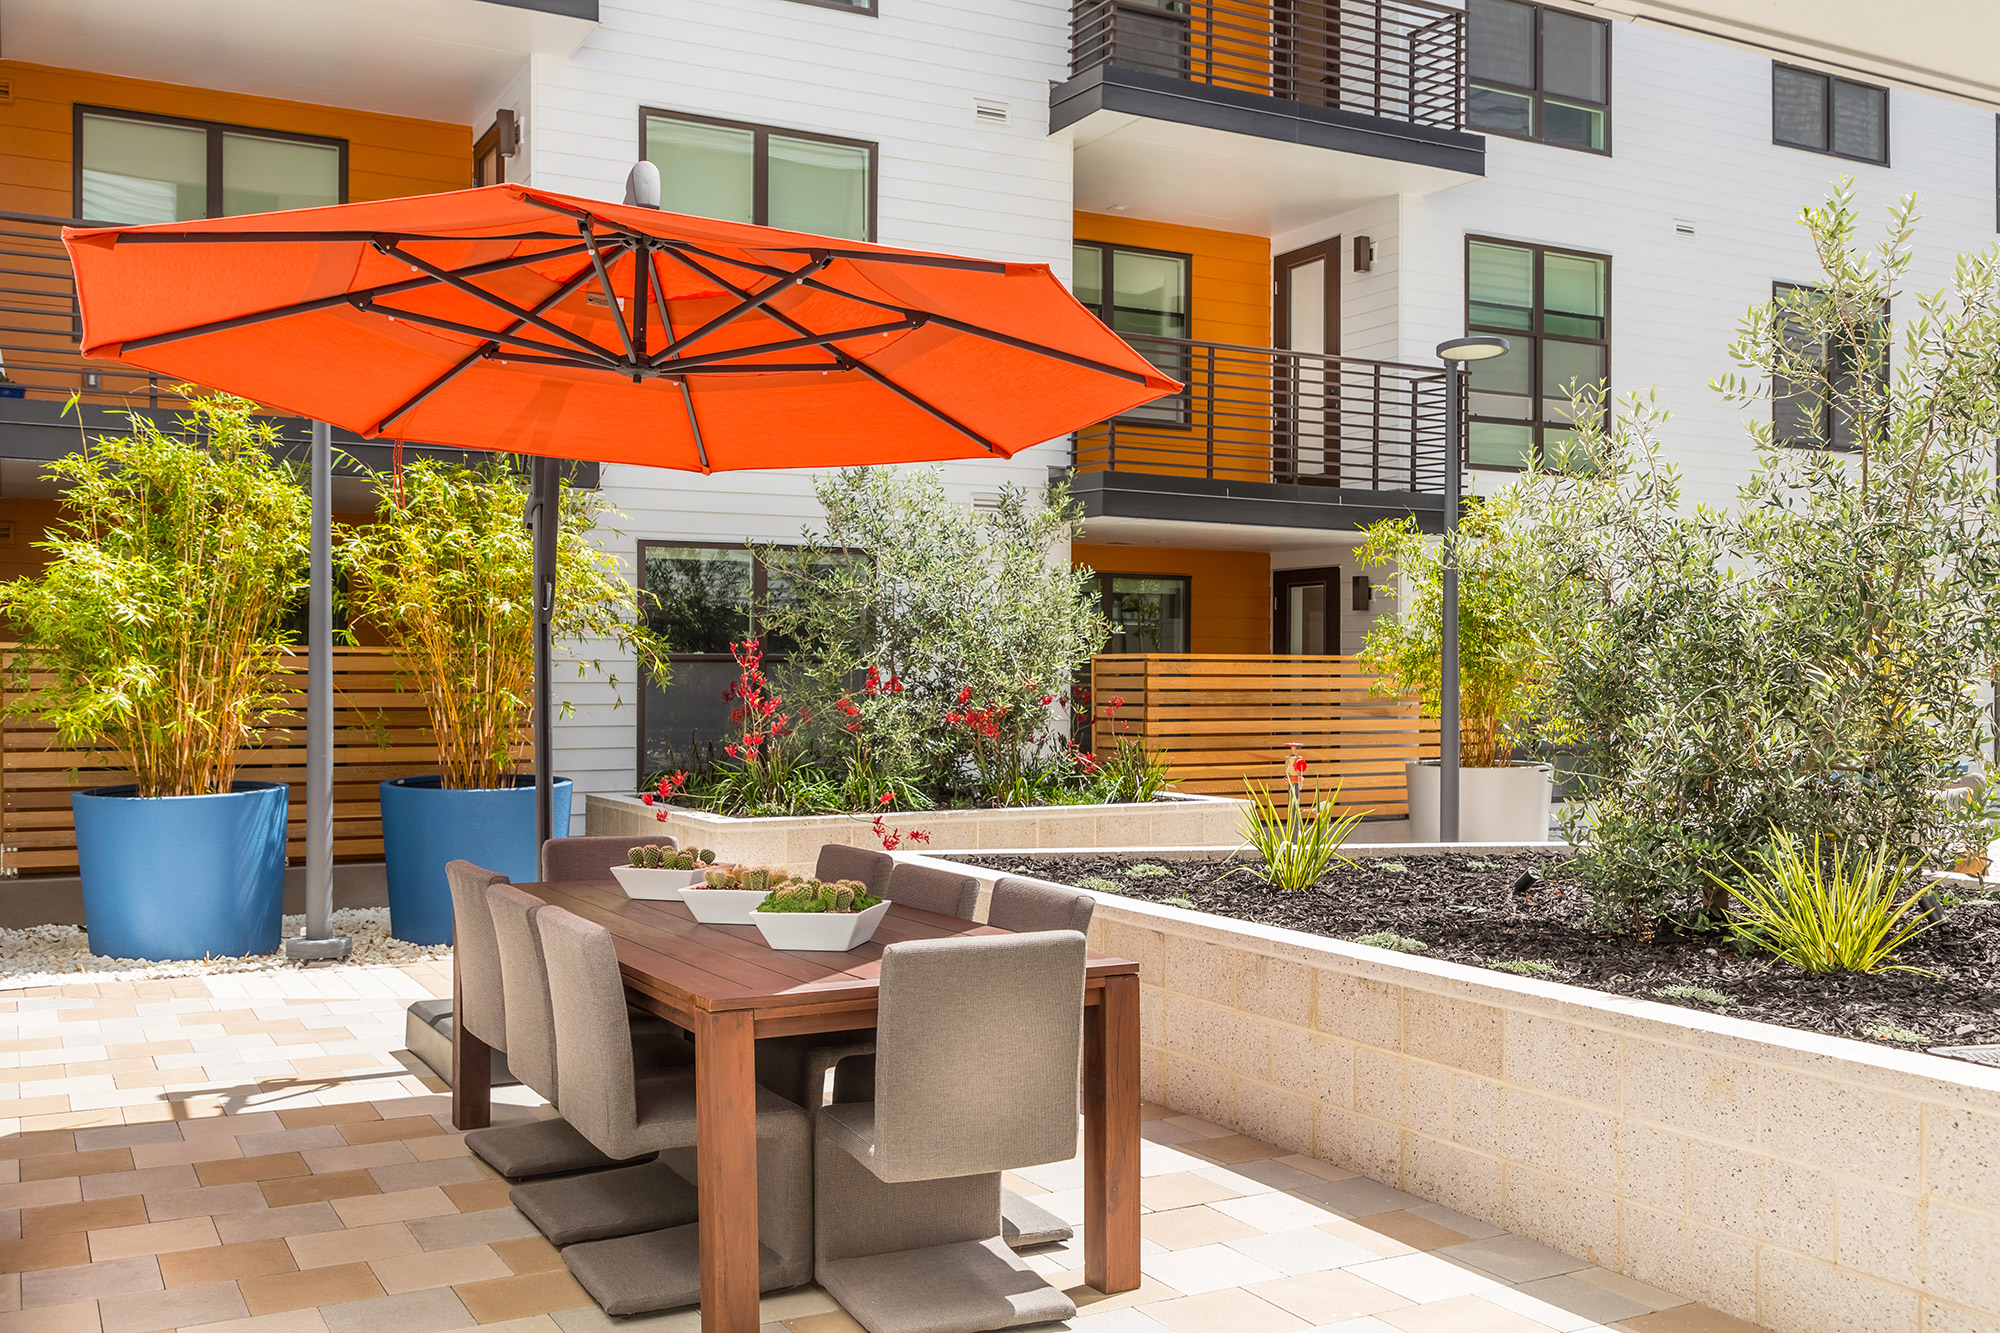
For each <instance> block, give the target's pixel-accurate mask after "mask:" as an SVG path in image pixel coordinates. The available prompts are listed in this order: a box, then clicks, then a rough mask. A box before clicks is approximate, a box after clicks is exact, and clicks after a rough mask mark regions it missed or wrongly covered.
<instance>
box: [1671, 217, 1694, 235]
mask: <svg viewBox="0 0 2000 1333" xmlns="http://www.w3.org/2000/svg"><path fill="white" fill-rule="evenodd" d="M1674 235H1676V236H1692V235H1694V223H1693V222H1691V221H1689V220H1688V219H1687V218H1675V219H1674Z"/></svg>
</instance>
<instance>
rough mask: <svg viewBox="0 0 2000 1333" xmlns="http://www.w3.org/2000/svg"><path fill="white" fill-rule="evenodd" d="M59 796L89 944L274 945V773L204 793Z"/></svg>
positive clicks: (278, 856)
mask: <svg viewBox="0 0 2000 1333" xmlns="http://www.w3.org/2000/svg"><path fill="white" fill-rule="evenodd" d="M138 790H139V789H138V788H137V787H99V788H96V789H95V790H93V791H80V792H77V793H75V794H74V795H72V796H71V797H70V809H71V810H72V811H74V812H75V815H76V856H77V862H78V865H79V868H80V869H81V872H82V878H83V916H84V926H85V929H87V930H88V931H89V932H90V951H91V952H92V953H94V954H99V955H102V956H105V957H110V958H154V959H164V958H205V957H218V958H220V957H234V956H240V955H243V954H260V953H276V952H277V950H278V928H279V917H280V915H281V914H282V913H283V911H284V907H285V809H286V805H287V802H288V798H289V792H288V791H287V790H286V788H285V785H284V784H283V783H281V782H238V783H236V784H234V785H233V786H231V787H230V789H229V790H228V791H226V792H217V793H215V794H214V795H211V796H138V795H135V794H134V793H136V792H137V791H138Z"/></svg>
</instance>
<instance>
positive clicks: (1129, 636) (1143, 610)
mask: <svg viewBox="0 0 2000 1333" xmlns="http://www.w3.org/2000/svg"><path fill="white" fill-rule="evenodd" d="M1193 586H1194V580H1193V579H1192V578H1190V577H1189V576H1187V575H1184V574H1099V575H1098V576H1097V592H1098V596H1099V597H1100V598H1102V600H1103V607H1104V615H1105V618H1106V619H1108V620H1109V621H1110V622H1111V637H1110V638H1109V639H1107V640H1106V641H1105V644H1104V647H1103V649H1102V650H1101V651H1103V652H1106V653H1184V652H1187V651H1188V638H1189V634H1190V622H1191V618H1190V616H1189V614H1188V608H1189V604H1190V601H1191V597H1192V589H1193Z"/></svg>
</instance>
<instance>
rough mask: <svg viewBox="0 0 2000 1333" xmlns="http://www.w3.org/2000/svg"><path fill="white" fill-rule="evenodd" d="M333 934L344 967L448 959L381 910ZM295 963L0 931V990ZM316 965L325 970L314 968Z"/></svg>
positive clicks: (345, 919) (66, 931)
mask: <svg viewBox="0 0 2000 1333" xmlns="http://www.w3.org/2000/svg"><path fill="white" fill-rule="evenodd" d="M305 921H306V919H305V918H304V917H303V916H288V917H286V918H285V924H284V928H283V930H282V932H281V933H282V935H283V937H285V938H290V937H291V936H293V935H296V934H298V933H299V931H300V930H301V929H302V928H303V927H304V926H305ZM333 933H334V934H336V935H352V936H353V937H354V952H353V954H352V955H351V956H350V957H349V958H348V960H347V961H348V962H349V963H351V964H356V965H363V964H369V963H415V962H421V961H422V960H424V959H426V958H449V957H451V946H450V945H446V944H410V943H408V942H406V941H404V940H398V939H392V938H391V937H390V935H389V909H388V908H386V907H362V908H347V909H344V910H341V911H338V912H335V913H334V914H333ZM297 966H299V964H297V963H294V962H292V961H290V960H289V959H287V958H286V957H285V956H284V954H282V953H275V954H246V955H244V956H243V957H241V958H202V959H196V960H192V961H187V962H150V961H148V960H146V959H144V958H103V957H100V956H98V955H97V954H94V953H92V952H91V951H90V937H89V936H88V935H87V934H86V933H85V932H84V929H83V927H81V926H28V927H25V928H23V929H21V930H0V990H16V989H19V988H21V987H24V986H54V985H60V984H62V983H63V982H66V981H78V980H81V979H84V978H86V977H87V978H89V979H90V980H92V981H151V980H155V979H157V978H161V977H202V976H213V975H215V974H217V973H223V972H276V971H281V970H283V969H285V968H291V967H297ZM318 966H325V964H319V965H318Z"/></svg>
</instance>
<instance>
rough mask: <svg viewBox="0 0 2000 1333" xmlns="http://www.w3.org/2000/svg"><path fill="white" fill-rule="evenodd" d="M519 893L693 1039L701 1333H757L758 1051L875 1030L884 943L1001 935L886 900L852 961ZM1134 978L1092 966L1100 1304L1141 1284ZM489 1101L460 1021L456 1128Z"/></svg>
mask: <svg viewBox="0 0 2000 1333" xmlns="http://www.w3.org/2000/svg"><path fill="white" fill-rule="evenodd" d="M518 887H519V888H521V889H523V890H525V891H526V892H528V893H531V894H534V895H535V896H536V897H538V898H540V899H542V900H543V901H544V902H548V903H553V904H554V905H556V906H558V907H562V908H566V909H567V910H569V911H571V912H574V913H576V914H577V915H578V916H580V917H583V918H585V919H586V920H589V921H595V922H597V923H598V924H599V925H602V926H604V927H605V928H606V929H608V930H609V931H610V932H611V934H612V936H613V938H614V940H615V942H616V945H617V950H618V965H619V968H620V969H621V971H622V972H623V973H624V978H625V990H626V995H627V997H628V999H629V1000H630V1001H631V1002H632V1003H633V1004H634V1005H636V1006H638V1007H639V1008H641V1009H645V1010H647V1011H649V1012H651V1013H655V1014H659V1015H660V1016H661V1017H663V1018H666V1019H668V1020H670V1021H672V1022H674V1023H678V1024H679V1025H680V1026H682V1027H684V1028H686V1029H687V1030H688V1031H689V1032H691V1033H693V1034H694V1040H695V1115H696V1123H697V1125H698V1127H699V1131H698V1137H697V1140H696V1143H695V1156H696V1177H697V1179H696V1181H695V1185H696V1189H697V1191H698V1195H699V1204H698V1208H699V1215H698V1218H697V1224H698V1227H699V1231H700V1237H701V1327H702V1330H703V1333H755V1330H756V1329H757V1327H758V1284H757V1134H756V1126H757V1117H756V1105H757V1083H756V1053H755V1043H756V1041H757V1039H758V1038H760V1037H790V1036H797V1035H800V1034H802V1033H813V1032H853V1031H856V1030H858V1029H868V1028H873V1027H874V1026H875V1015H876V1007H877V1003H878V1001H879V998H880V996H879V991H880V985H881V971H882V950H883V947H884V946H885V945H889V944H895V943H897V942H899V941H903V940H930V939H948V938H953V937H956V936H966V935H997V934H1005V933H1006V932H1004V931H1001V930H999V929H997V928H995V927H992V926H982V925H979V924H977V923H975V922H970V921H963V920H960V919H959V918H957V917H950V916H944V915H941V914H939V913H936V912H924V911H918V910H916V909H913V908H908V907H904V906H903V905H901V904H900V903H895V904H891V905H890V908H889V911H888V913H887V914H886V915H885V916H884V917H883V918H882V922H881V924H880V925H879V926H878V927H877V928H876V931H875V938H874V939H873V940H872V941H871V942H870V943H868V944H864V945H862V946H860V947H859V948H856V949H851V950H849V951H847V952H845V953H809V952H780V951H778V950H774V949H772V948H771V947H770V946H769V945H767V944H765V943H764V938H763V936H762V935H761V934H760V933H759V932H758V931H757V928H756V927H754V926H708V925H702V924H701V923H699V922H697V921H696V920H695V919H694V918H693V917H692V916H691V915H689V913H688V910H687V908H686V907H684V906H682V905H681V904H680V903H678V902H651V901H644V900H639V899H633V898H628V897H626V896H625V893H624V891H623V890H621V889H620V888H619V887H618V885H617V883H616V882H615V881H613V880H610V879H604V880H564V881H560V882H554V883H544V884H522V885H519V886H518ZM1138 971H1139V968H1138V964H1137V963H1134V962H1130V961H1127V960H1125V959H1122V958H1111V957H1107V956H1105V955H1103V954H1098V953H1091V954H1090V955H1089V959H1088V962H1087V963H1086V968H1085V980H1084V1005H1085V1008H1084V1025H1083V1087H1082V1093H1083V1095H1082V1104H1083V1176H1084V1222H1083V1244H1084V1281H1085V1283H1086V1284H1088V1285H1089V1286H1091V1287H1093V1288H1095V1289H1097V1290H1098V1291H1100V1292H1104V1293H1106V1294H1109V1293H1112V1292H1120V1291H1130V1290H1132V1289H1134V1288H1135V1287H1137V1286H1138V1285H1139V976H1138ZM454 990H456V986H454ZM491 1093H492V1071H491V1053H490V1049H489V1048H488V1047H487V1045H486V1043H484V1042H483V1041H481V1040H479V1039H478V1038H477V1037H473V1036H470V1035H468V1034H467V1033H466V1031H465V1028H464V1026H463V1025H462V1024H454V1037H453V1047H452V1089H451V1107H452V1123H453V1124H454V1125H455V1126H456V1127H457V1128H459V1129H479V1128H483V1127H485V1126H486V1125H487V1124H489V1123H491V1118H492V1097H491Z"/></svg>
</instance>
